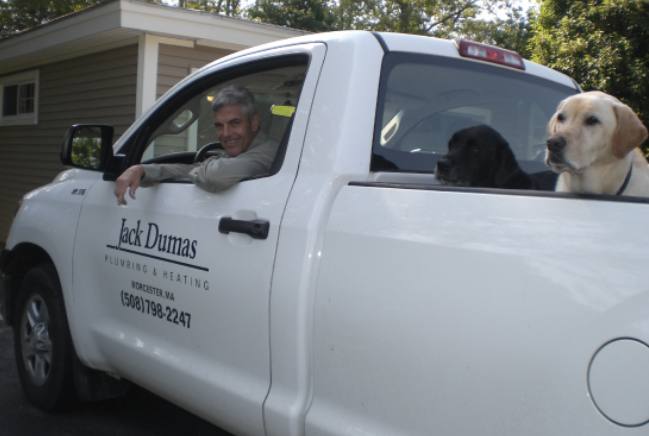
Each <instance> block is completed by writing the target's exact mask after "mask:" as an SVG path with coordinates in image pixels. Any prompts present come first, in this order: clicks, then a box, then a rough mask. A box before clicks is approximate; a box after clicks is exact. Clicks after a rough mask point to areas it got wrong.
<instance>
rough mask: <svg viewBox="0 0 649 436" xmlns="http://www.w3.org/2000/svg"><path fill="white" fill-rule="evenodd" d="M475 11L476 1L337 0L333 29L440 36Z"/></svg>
mask: <svg viewBox="0 0 649 436" xmlns="http://www.w3.org/2000/svg"><path fill="white" fill-rule="evenodd" d="M479 10H480V8H479V6H478V4H477V0H341V1H340V4H339V5H338V6H337V7H336V16H337V17H339V22H338V26H337V28H338V29H341V30H347V29H362V30H374V31H382V32H399V33H412V34H418V35H436V36H442V37H444V36H448V35H449V34H450V33H452V32H453V31H454V30H456V28H457V26H458V24H459V23H461V22H462V21H463V20H466V19H467V18H470V17H475V16H476V14H477V13H478V12H479Z"/></svg>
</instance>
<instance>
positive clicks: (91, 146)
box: [61, 124, 114, 171]
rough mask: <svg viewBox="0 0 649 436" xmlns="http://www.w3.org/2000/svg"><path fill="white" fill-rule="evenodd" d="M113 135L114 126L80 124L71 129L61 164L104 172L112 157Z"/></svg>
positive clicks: (66, 137)
mask: <svg viewBox="0 0 649 436" xmlns="http://www.w3.org/2000/svg"><path fill="white" fill-rule="evenodd" d="M113 133H114V129H113V126H107V125H101V124H98V125H87V124H78V125H74V126H72V127H70V129H69V130H68V133H67V134H66V135H65V139H64V140H63V148H62V150H61V163H62V164H63V165H66V166H73V167H77V168H86V169H90V170H98V171H103V170H104V168H105V166H106V163H107V161H108V160H109V158H110V156H112V146H113Z"/></svg>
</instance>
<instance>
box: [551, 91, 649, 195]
mask: <svg viewBox="0 0 649 436" xmlns="http://www.w3.org/2000/svg"><path fill="white" fill-rule="evenodd" d="M548 136H549V137H550V138H549V139H548V141H547V146H548V147H547V150H546V156H545V163H546V164H547V165H548V166H549V167H550V168H552V170H553V171H554V172H556V173H559V174H560V175H559V179H558V180H557V186H556V189H555V190H556V191H558V192H575V193H587V194H609V195H635V196H649V167H648V166H647V161H646V160H645V158H644V157H643V156H642V153H640V150H639V149H638V147H639V146H640V145H641V144H642V142H643V141H644V140H645V139H646V138H647V128H646V127H645V126H644V125H643V124H642V122H641V121H640V119H639V118H638V116H637V115H636V114H635V113H634V112H633V110H631V108H630V107H629V106H627V105H625V104H624V103H622V102H620V101H619V100H618V99H617V98H615V97H613V96H611V95H608V94H604V93H603V92H599V91H593V92H586V93H583V94H577V95H573V96H571V97H568V98H567V99H565V100H563V101H562V102H561V103H560V104H559V107H558V108H557V112H556V113H555V114H554V115H553V116H552V119H551V120H550V123H549V124H548Z"/></svg>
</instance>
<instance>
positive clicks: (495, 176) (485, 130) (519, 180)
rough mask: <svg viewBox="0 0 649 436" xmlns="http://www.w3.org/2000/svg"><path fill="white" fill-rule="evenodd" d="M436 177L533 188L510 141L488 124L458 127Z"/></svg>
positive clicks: (448, 182)
mask: <svg viewBox="0 0 649 436" xmlns="http://www.w3.org/2000/svg"><path fill="white" fill-rule="evenodd" d="M435 177H437V179H438V180H439V181H441V182H442V183H443V184H445V185H454V186H472V187H484V188H510V189H532V188H533V187H534V184H533V182H532V181H531V179H530V178H529V177H528V176H527V174H525V173H524V172H523V171H522V170H521V169H520V167H519V166H518V163H517V162H516V158H515V157H514V153H512V151H511V149H510V148H509V144H507V141H505V139H504V138H503V137H502V136H501V135H500V133H498V132H497V131H496V130H494V129H493V128H491V127H489V126H486V125H479V126H473V127H467V128H466V129H462V130H458V131H457V132H455V133H454V134H453V136H452V137H451V140H450V141H449V142H448V153H446V154H445V155H444V156H443V157H442V158H441V159H440V160H439V161H438V162H437V170H436V171H435Z"/></svg>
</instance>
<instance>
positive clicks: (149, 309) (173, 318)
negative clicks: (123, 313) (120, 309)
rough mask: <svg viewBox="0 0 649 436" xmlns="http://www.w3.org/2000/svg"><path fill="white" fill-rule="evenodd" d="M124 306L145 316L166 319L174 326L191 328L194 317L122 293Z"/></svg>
mask: <svg viewBox="0 0 649 436" xmlns="http://www.w3.org/2000/svg"><path fill="white" fill-rule="evenodd" d="M120 296H121V299H122V306H124V307H130V308H131V309H134V310H137V311H138V312H140V313H143V314H145V315H151V316H153V317H154V318H158V319H166V320H167V321H168V322H170V323H172V324H176V325H178V326H182V327H186V328H190V327H191V321H192V315H191V314H190V313H188V312H183V311H180V310H178V309H176V308H173V307H169V306H163V305H162V304H160V303H156V302H155V301H153V300H148V299H146V298H144V297H140V296H139V295H133V294H130V293H128V292H124V291H122V292H121V294H120Z"/></svg>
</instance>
